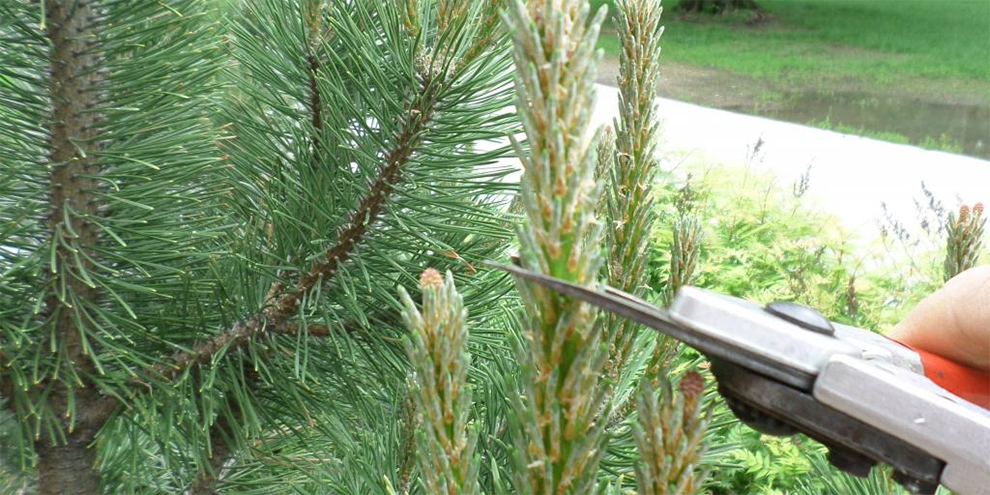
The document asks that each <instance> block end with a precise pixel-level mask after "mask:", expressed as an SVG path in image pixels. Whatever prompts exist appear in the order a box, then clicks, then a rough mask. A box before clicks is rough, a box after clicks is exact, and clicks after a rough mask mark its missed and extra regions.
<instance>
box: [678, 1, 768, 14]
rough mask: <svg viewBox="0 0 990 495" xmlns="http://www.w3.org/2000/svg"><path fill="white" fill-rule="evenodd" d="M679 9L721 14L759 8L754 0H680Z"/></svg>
mask: <svg viewBox="0 0 990 495" xmlns="http://www.w3.org/2000/svg"><path fill="white" fill-rule="evenodd" d="M680 9H681V10H683V11H685V12H692V13H704V14H722V13H726V12H731V11H733V10H742V9H746V10H759V9H760V6H759V5H757V3H756V0H681V3H680Z"/></svg>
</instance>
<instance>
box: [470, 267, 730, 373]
mask: <svg viewBox="0 0 990 495" xmlns="http://www.w3.org/2000/svg"><path fill="white" fill-rule="evenodd" d="M484 264H485V265H488V266H490V267H492V268H496V269H499V270H502V271H505V272H508V273H510V274H512V275H514V276H516V277H520V278H524V279H526V280H530V281H532V282H535V283H537V284H540V285H542V286H544V287H547V288H549V289H552V290H554V291H555V292H557V293H559V294H564V295H567V296H570V297H573V298H574V299H578V300H581V301H584V302H586V303H588V304H591V305H593V306H596V307H598V308H601V309H603V310H605V311H608V312H610V313H614V314H617V315H619V316H622V317H625V318H628V319H630V320H632V321H635V322H636V323H639V324H642V325H646V326H648V327H650V328H652V329H654V330H656V331H658V332H660V333H662V334H664V335H668V336H670V337H672V338H674V339H677V340H679V341H681V342H684V343H685V344H687V345H689V346H691V347H694V348H695V349H698V350H699V351H701V352H706V351H708V350H714V349H711V347H712V345H711V343H708V342H705V341H703V340H702V339H699V338H698V336H697V335H695V334H694V333H693V332H691V330H689V329H687V328H685V327H683V326H681V325H679V324H678V323H676V322H675V321H674V319H673V318H671V316H670V314H669V313H668V312H667V310H665V309H663V308H659V307H657V306H654V305H652V304H650V303H648V302H646V301H644V300H642V299H640V298H638V297H636V296H634V295H632V294H629V293H627V292H623V291H621V290H619V289H615V288H612V287H608V286H606V287H605V288H604V291H601V292H599V291H596V290H592V289H589V288H587V287H582V286H580V285H577V284H572V283H570V282H567V281H564V280H560V279H558V278H554V277H550V276H547V275H543V274H540V273H534V272H531V271H529V270H525V269H522V268H519V267H517V266H512V265H503V264H499V263H492V262H488V261H486V262H485V263H484ZM715 352H716V354H719V355H720V354H722V352H718V351H715Z"/></svg>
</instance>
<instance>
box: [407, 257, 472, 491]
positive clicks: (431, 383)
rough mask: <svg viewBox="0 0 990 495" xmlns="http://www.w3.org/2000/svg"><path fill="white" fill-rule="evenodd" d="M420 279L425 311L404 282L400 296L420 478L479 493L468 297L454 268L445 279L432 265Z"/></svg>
mask: <svg viewBox="0 0 990 495" xmlns="http://www.w3.org/2000/svg"><path fill="white" fill-rule="evenodd" d="M419 280H420V289H421V290H422V293H423V309H422V311H420V310H419V309H417V308H416V305H415V303H413V300H412V298H411V297H410V296H409V294H408V293H407V292H406V290H405V289H403V288H401V287H400V288H399V296H400V298H401V299H402V304H403V306H404V307H405V310H404V312H403V314H402V319H403V321H404V322H405V324H406V326H407V327H408V328H409V331H410V334H409V336H408V338H407V339H406V341H405V347H406V354H407V355H408V356H409V361H410V363H411V364H412V367H413V375H412V377H411V378H410V388H411V390H412V399H413V403H414V404H415V409H416V419H417V425H418V428H417V445H418V447H419V450H418V453H417V454H418V455H417V460H418V461H419V468H420V479H421V480H422V483H423V485H424V487H425V488H426V491H427V493H436V494H473V493H479V490H480V489H479V485H478V466H479V462H480V459H479V458H478V457H477V456H476V455H475V446H476V444H477V441H478V432H477V430H476V429H475V428H474V426H473V425H471V424H470V422H469V414H470V412H471V389H470V387H469V386H468V383H467V372H468V368H469V366H470V364H471V356H470V354H469V353H468V348H467V341H468V329H467V323H466V321H467V311H466V310H465V309H464V300H463V298H462V297H461V295H460V294H459V293H458V292H457V288H456V287H455V286H454V277H453V275H452V274H451V273H450V271H448V272H447V276H446V278H444V277H442V276H441V275H440V273H439V272H438V271H436V270H434V269H432V268H428V269H427V270H426V271H424V272H423V274H422V275H421V276H420V279H419Z"/></svg>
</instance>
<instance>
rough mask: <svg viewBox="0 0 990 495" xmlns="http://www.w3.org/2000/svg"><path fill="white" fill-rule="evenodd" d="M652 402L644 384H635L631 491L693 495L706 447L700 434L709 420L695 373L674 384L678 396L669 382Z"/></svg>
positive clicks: (645, 381) (649, 494) (644, 380)
mask: <svg viewBox="0 0 990 495" xmlns="http://www.w3.org/2000/svg"><path fill="white" fill-rule="evenodd" d="M660 384H661V388H660V398H659V400H658V399H657V394H656V393H655V391H654V389H653V386H652V385H651V384H650V381H649V380H648V379H647V378H646V377H643V378H642V379H641V380H640V388H641V391H642V393H641V394H639V395H638V396H637V398H636V411H637V412H638V413H639V417H638V418H637V421H636V424H635V425H634V426H633V435H634V436H635V438H636V447H637V449H638V450H639V455H640V460H639V462H638V463H637V464H636V487H637V493H639V494H640V495H666V494H671V495H672V494H688V493H696V492H697V491H698V489H699V488H701V480H703V479H704V475H702V474H700V473H698V471H697V467H698V463H699V461H700V460H701V457H702V456H703V455H704V454H705V451H706V450H707V446H706V445H705V443H704V436H705V431H706V430H707V429H708V422H709V420H710V418H711V413H710V410H709V413H708V414H704V413H703V411H702V408H703V405H702V402H703V401H702V395H701V394H702V392H703V390H704V382H703V380H702V378H701V375H700V374H698V373H697V372H695V371H689V372H687V373H686V374H685V375H684V376H683V377H682V378H681V381H680V385H679V386H678V392H679V393H678V394H675V393H674V392H673V391H672V390H671V389H672V387H671V386H670V382H669V381H667V380H662V381H661V382H660Z"/></svg>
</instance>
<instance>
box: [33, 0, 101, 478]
mask: <svg viewBox="0 0 990 495" xmlns="http://www.w3.org/2000/svg"><path fill="white" fill-rule="evenodd" d="M99 14H100V12H99V9H98V7H97V6H96V5H94V4H93V3H91V2H86V1H81V0H54V1H53V0H49V1H48V2H47V4H45V16H46V18H47V27H46V28H45V36H46V37H47V38H48V41H49V48H48V50H49V51H48V54H49V61H50V75H49V77H50V88H49V96H50V98H51V112H52V117H51V124H50V126H49V156H50V159H51V163H50V164H49V165H50V170H51V171H50V176H49V183H50V187H51V194H50V196H49V197H48V201H49V205H50V208H51V209H50V215H49V217H48V226H49V229H50V236H51V239H50V240H49V242H51V243H52V244H53V245H54V246H57V247H56V248H55V249H54V250H53V251H54V255H53V256H52V260H53V268H52V269H51V272H50V273H49V274H48V278H49V283H50V284H51V286H52V287H60V288H61V292H63V293H67V294H70V295H71V298H70V297H67V296H65V295H60V293H58V292H57V291H56V290H55V289H51V290H50V292H49V294H48V296H47V301H46V313H47V318H48V319H49V320H50V321H51V322H52V323H51V324H52V325H53V328H52V329H51V336H52V338H53V339H54V340H55V342H53V343H52V344H53V348H57V351H56V352H57V353H58V354H59V360H60V361H61V363H60V365H61V366H63V369H62V370H60V371H59V372H56V373H55V376H58V375H62V378H50V379H48V380H46V381H45V382H44V386H46V387H50V388H49V390H48V391H47V392H46V395H47V398H46V400H47V403H48V407H49V408H50V409H51V411H52V413H54V414H56V415H58V417H59V418H60V422H61V425H59V429H60V430H62V432H63V433H64V435H60V434H58V433H56V434H43V435H41V437H40V438H39V439H38V440H37V441H35V445H34V448H35V453H36V454H37V455H38V469H37V475H38V493H39V494H41V495H48V494H70V495H73V494H78V495H83V494H85V495H95V494H97V493H99V473H98V472H97V471H96V466H95V464H96V449H95V448H91V447H90V445H91V444H92V443H93V440H94V439H95V438H96V432H97V431H99V429H100V428H101V427H102V426H103V424H104V422H105V421H106V419H107V417H108V416H109V414H110V412H111V411H112V409H113V407H114V406H115V405H116V403H115V402H114V400H113V399H111V398H109V397H108V396H102V395H100V393H99V392H98V391H97V389H96V386H95V385H94V384H93V383H91V382H90V378H89V377H91V376H95V375H96V374H97V371H96V369H95V367H94V365H93V363H92V353H93V351H92V350H88V348H91V347H92V346H93V344H92V343H87V342H84V339H88V338H89V337H88V336H87V335H88V330H89V329H88V328H87V327H85V326H84V325H86V323H84V322H87V321H97V319H96V318H93V317H91V316H88V315H84V314H82V313H84V312H86V311H89V310H88V309H86V307H87V306H88V305H92V304H95V303H96V302H97V301H99V299H100V296H101V294H100V293H99V291H98V290H97V289H96V288H95V286H92V285H91V284H87V283H85V280H87V277H86V273H90V272H93V271H94V270H95V269H96V266H95V265H94V263H93V262H92V261H89V260H91V259H93V258H96V257H97V255H96V254H95V253H96V247H97V246H98V244H99V238H100V233H99V230H98V229H97V227H96V226H95V225H94V223H93V222H90V221H89V220H88V219H89V218H98V217H99V216H100V215H101V213H100V206H101V204H102V201H101V200H100V197H99V196H98V195H96V194H94V191H96V190H98V189H99V185H98V183H97V181H96V180H95V179H94V178H93V177H94V176H95V175H98V174H99V173H100V167H99V164H98V163H97V162H96V158H95V157H94V155H95V153H94V152H95V151H97V150H98V149H99V145H98V138H99V135H100V132H101V129H100V123H101V117H102V115H101V114H100V112H98V111H96V110H95V109H97V108H98V105H99V99H100V96H101V93H100V92H101V90H102V86H103V78H104V75H103V73H102V72H101V71H99V70H98V69H99V68H100V66H101V64H102V58H101V57H100V55H99V54H98V50H96V49H94V47H95V46H98V43H97V42H98V40H99V37H98V35H97V34H98V33H97V32H96V31H97V24H98V23H99V21H100V15H99ZM79 253H83V254H84V255H85V256H80V255H79ZM67 301H72V303H71V304H70V303H69V302H67ZM97 352H98V350H97ZM73 377H74V378H73ZM70 411H72V413H71V416H70Z"/></svg>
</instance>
